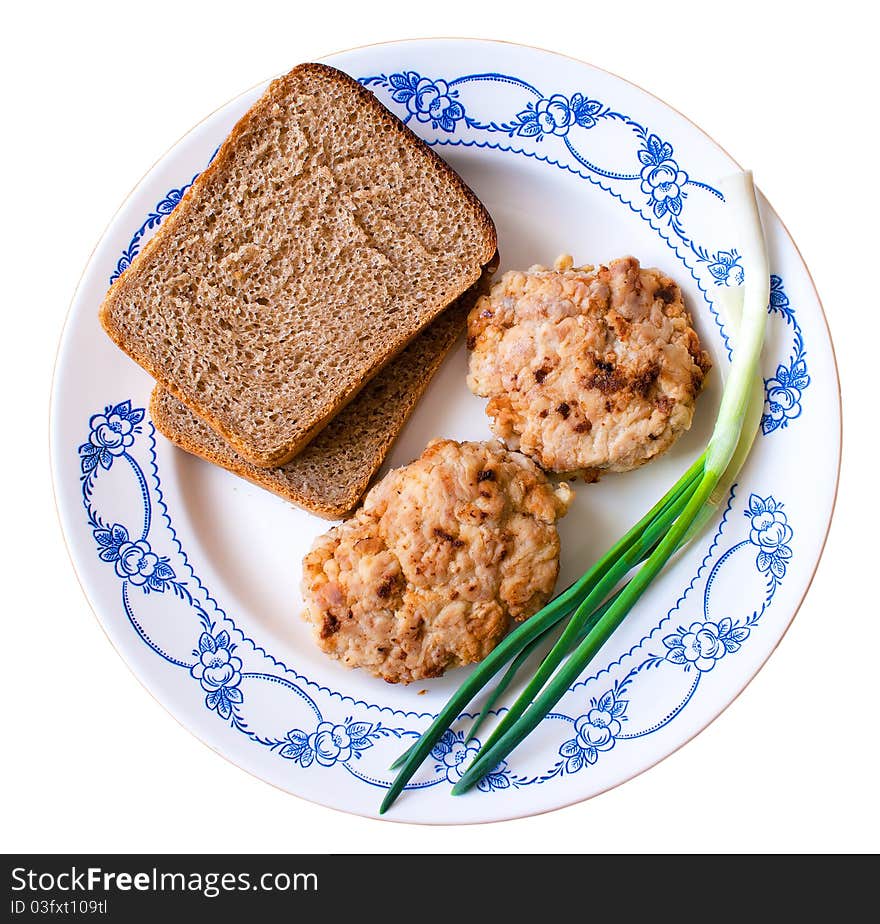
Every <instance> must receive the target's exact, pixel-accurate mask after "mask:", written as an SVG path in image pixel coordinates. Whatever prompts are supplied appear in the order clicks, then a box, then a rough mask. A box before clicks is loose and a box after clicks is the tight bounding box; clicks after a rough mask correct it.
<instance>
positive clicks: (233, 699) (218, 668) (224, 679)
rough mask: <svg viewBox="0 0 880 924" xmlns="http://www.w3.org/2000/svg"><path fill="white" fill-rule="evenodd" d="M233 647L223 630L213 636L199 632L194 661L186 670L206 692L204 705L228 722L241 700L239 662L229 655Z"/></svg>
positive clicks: (239, 660) (231, 654)
mask: <svg viewBox="0 0 880 924" xmlns="http://www.w3.org/2000/svg"><path fill="white" fill-rule="evenodd" d="M234 651H235V645H233V644H232V643H231V642H230V640H229V633H228V632H227V631H226V630H225V629H224V630H223V631H221V632H218V633H217V635H211V634H210V632H203V633H202V634H201V636H199V648H198V651H196V652H194V653H195V654H196V655H197V656H198V659H199V660H198V661H196V663H195V664H194V665H193V666H192V667H191V668H190V674H192V676H193V677H195V678H196V680H198V681H199V683H201V685H202V689H203V690H205V691H207V696H206V697H205V705H206V706H207V707H208V709H216V710H217V713H218V715H220V716H222V717H223V718H224V719H228V718H229V717H230V716H231V715H232V712H233V710H234V708H235V706H236V705H238V704H239V703H241V702H242V701H243V700H244V697H243V696H242V693H241V690H239V689H238V685H239V684H240V683H241V658H237V657H235V656H234V655H233V652H234Z"/></svg>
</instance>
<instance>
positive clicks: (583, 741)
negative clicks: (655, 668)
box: [559, 690, 629, 773]
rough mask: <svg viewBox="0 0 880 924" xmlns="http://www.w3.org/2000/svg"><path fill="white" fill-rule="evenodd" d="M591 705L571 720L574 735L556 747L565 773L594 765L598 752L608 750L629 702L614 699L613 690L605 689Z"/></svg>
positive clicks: (615, 738) (611, 746)
mask: <svg viewBox="0 0 880 924" xmlns="http://www.w3.org/2000/svg"><path fill="white" fill-rule="evenodd" d="M590 704H591V706H592V707H593V708H592V709H590V711H589V712H588V713H587V714H586V715H582V716H580V717H579V718H578V719H577V720H576V721H575V723H574V730H575V732H576V734H575V737H574V738H571V739H569V740H568V741H566V742H565V743H564V744H563V745H562V747H560V748H559V755H560V757H564V758H565V770H566V772H567V773H577V771H578V770H580V769H581V768H582V767H584V766H585V765H586V764H594V763H596V761H597V760H598V759H599V752H600V751H610V750H611V749H612V748H613V747H614V743H615V741H616V740H617V736H618V735H619V734H620V729H621V723H620V719H621V717H622V716H623V715H624V713H625V712H626V707H627V706H628V705H629V702H628V701H627V700H625V699H616V698H615V696H614V691H613V690H608V691H607V692H606V693H605V694H603V695H602V696H601V697H600V698H599V699H598V700H596V699H592V700H591V701H590Z"/></svg>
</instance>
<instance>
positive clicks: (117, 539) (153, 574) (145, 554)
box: [93, 523, 175, 594]
mask: <svg viewBox="0 0 880 924" xmlns="http://www.w3.org/2000/svg"><path fill="white" fill-rule="evenodd" d="M93 535H94V537H95V540H96V542H97V543H98V546H99V547H100V551H99V552H98V558H100V559H101V561H106V562H114V563H115V566H116V573H117V574H118V575H119V577H121V578H122V579H123V580H126V581H128V582H129V583H130V584H134V585H136V586H138V587H143V589H144V591H145V592H146V593H149V592H150V591H151V590H155V591H158V592H159V593H160V594H161V593H164V592H165V588H166V587H167V585H168V582H169V581H173V580H174V576H175V575H174V570H173V569H172V567H171V565H169V564H168V559H167V558H160V557H159V556H158V555H157V554H156V553H155V552H154V551H153V550H152V549H151V548H150V544H149V542H147V540H146V539H139V540H138V541H137V542H132V541H131V540H130V538H129V535H128V530H127V529H126V528H125V527H124V526H123V525H122V524H121V523H114V524H113V525H112V526H110V527H106V526H100V527H98V528H97V529H95V530H94V532H93Z"/></svg>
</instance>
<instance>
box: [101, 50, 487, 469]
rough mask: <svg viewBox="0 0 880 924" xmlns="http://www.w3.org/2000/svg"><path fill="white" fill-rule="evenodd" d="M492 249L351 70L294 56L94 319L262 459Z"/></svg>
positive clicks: (431, 313) (281, 452) (464, 197)
mask: <svg viewBox="0 0 880 924" xmlns="http://www.w3.org/2000/svg"><path fill="white" fill-rule="evenodd" d="M495 248H496V238H495V228H494V225H493V224H492V220H491V218H490V217H489V215H488V213H487V212H486V210H485V208H484V207H483V206H482V204H481V203H480V202H479V200H478V199H477V198H476V196H475V195H474V194H473V192H471V190H470V189H469V188H468V187H467V186H466V185H465V184H464V182H463V181H462V180H461V178H460V177H459V176H458V174H456V173H455V172H454V171H453V170H452V169H451V168H450V167H449V166H448V165H447V164H445V163H444V161H442V160H441V159H440V158H439V157H438V156H437V155H436V154H434V152H433V151H432V150H431V149H430V148H429V147H428V146H427V145H425V144H424V143H423V142H422V141H420V140H419V139H418V138H417V137H416V136H415V135H414V134H413V133H412V132H411V131H410V130H409V129H408V128H407V127H406V126H405V125H404V124H403V123H402V122H401V121H400V120H399V119H397V118H396V117H395V116H394V115H392V114H391V113H390V112H389V111H388V110H387V109H385V107H384V106H382V104H381V103H380V102H379V101H378V100H377V99H376V97H374V96H373V94H372V93H370V92H369V90H367V89H365V88H364V87H362V86H361V85H360V84H358V83H357V81H355V80H353V79H352V78H351V77H349V76H347V75H346V74H343V73H342V72H341V71H337V70H335V69H334V68H331V67H327V66H325V65H321V64H303V65H300V66H299V67H296V68H294V69H293V70H292V71H291V72H290V73H289V74H287V75H286V76H284V77H281V78H279V79H278V80H275V81H274V82H273V83H272V84H271V85H270V86H269V88H268V90H267V91H266V92H265V94H264V95H263V96H262V97H261V98H260V99H259V100H258V101H257V102H256V103H255V104H254V105H253V106H252V107H251V109H250V110H249V111H248V112H247V113H245V115H244V116H243V117H242V118H241V119H240V121H239V122H238V123H237V125H236V126H235V128H234V129H233V130H232V133H231V134H230V135H229V137H228V138H227V139H226V141H225V142H224V143H223V145H222V147H221V148H220V150H219V152H218V154H217V156H216V157H215V159H214V161H213V162H212V164H211V166H210V167H208V169H207V170H205V172H204V173H203V174H202V175H201V176H200V177H199V178H198V180H196V182H195V183H194V184H193V186H192V187H191V189H190V190H189V192H188V193H187V194H186V196H184V198H183V200H182V201H181V202H180V204H179V205H178V206H177V208H176V209H175V210H174V211H173V212H172V213H171V215H170V216H169V217H168V218H167V219H166V220H165V222H164V223H163V224H162V226H161V227H160V228H159V230H158V232H157V233H156V235H155V236H154V237H153V238H152V239H151V240H150V241H149V242H148V243H147V245H146V246H145V247H144V249H143V251H142V252H141V254H140V255H139V256H138V258H137V259H136V260H135V261H134V262H133V263H132V265H131V267H129V269H128V270H126V272H125V273H123V275H122V276H121V277H120V279H118V280H117V281H116V283H115V284H114V285H113V287H112V288H111V289H110V291H109V292H108V293H107V296H106V298H105V300H104V303H103V304H102V306H101V311H100V318H101V323H102V324H103V326H104V328H105V330H106V331H107V333H108V334H109V335H110V337H112V338H113V340H114V341H115V342H116V343H117V344H119V346H120V347H122V349H123V350H125V352H126V353H128V354H129V355H130V356H131V357H132V358H133V359H135V360H136V361H137V362H138V363H140V364H141V365H142V366H143V367H144V368H145V369H147V370H148V371H149V372H150V373H151V374H152V375H153V376H154V378H156V380H157V381H158V382H159V384H160V385H162V386H163V387H164V388H165V389H166V390H167V391H170V392H171V393H172V394H174V395H175V396H176V397H177V398H178V399H180V400H181V401H183V402H184V403H185V404H186V405H188V406H189V407H190V408H192V409H193V410H194V411H196V412H197V413H198V414H199V415H200V416H201V417H203V418H204V419H205V420H206V421H207V422H209V423H210V424H211V426H212V427H213V428H214V429H215V430H217V431H218V432H219V433H221V434H222V435H223V437H224V438H225V439H226V440H227V441H228V442H229V443H230V444H231V445H232V446H233V447H234V448H235V449H236V450H237V451H238V453H239V454H240V455H241V456H242V457H244V458H245V459H247V460H248V461H249V462H251V463H253V464H254V465H259V466H278V465H281V464H283V463H284V462H287V461H289V460H290V459H291V458H292V457H293V456H294V455H295V454H296V453H297V452H298V451H299V450H300V449H301V448H302V447H303V446H304V445H306V443H308V441H309V440H310V439H311V437H312V436H313V435H314V434H315V433H317V432H318V431H319V430H320V429H321V427H322V426H323V425H324V424H325V423H326V422H327V421H328V420H329V419H330V418H331V417H333V415H334V414H336V413H337V412H338V411H339V410H340V409H341V408H342V407H344V406H345V404H346V403H347V402H348V401H349V400H351V398H352V397H353V396H354V395H355V394H356V393H357V391H358V390H359V389H360V388H361V387H363V385H364V383H365V382H367V381H369V380H370V379H371V378H372V377H373V376H374V375H375V374H376V373H377V372H378V371H379V370H380V369H381V368H382V367H383V366H384V365H385V364H386V363H388V362H390V361H391V360H392V359H393V358H394V357H395V356H396V355H397V354H398V353H399V352H400V351H401V350H402V349H403V348H404V347H405V346H406V344H407V343H409V341H410V340H412V339H413V337H415V336H416V334H418V333H419V331H421V330H422V329H423V328H424V327H425V326H426V325H427V324H429V323H430V322H431V321H432V320H434V318H436V317H437V316H438V315H439V314H440V312H441V311H442V310H443V309H444V308H445V307H446V306H447V305H449V304H450V303H451V302H452V301H453V300H454V299H455V298H457V297H458V296H459V295H461V294H462V293H463V292H464V291H465V290H466V289H467V288H468V287H469V286H470V285H472V284H473V283H474V282H475V281H476V280H477V279H478V278H479V277H480V273H481V270H482V268H483V266H484V265H485V264H487V263H488V262H489V260H490V259H491V258H492V256H493V254H494V253H495Z"/></svg>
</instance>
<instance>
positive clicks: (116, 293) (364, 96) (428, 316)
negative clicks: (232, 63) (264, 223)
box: [98, 63, 497, 468]
mask: <svg viewBox="0 0 880 924" xmlns="http://www.w3.org/2000/svg"><path fill="white" fill-rule="evenodd" d="M309 74H315V75H318V74H320V75H322V76H324V77H327V78H330V79H332V80H335V81H337V82H338V83H344V84H346V85H347V86H348V87H349V88H350V89H351V90H352V91H353V92H354V93H355V94H356V96H357V97H358V98H359V100H360V102H361V103H362V104H363V105H364V106H365V107H367V108H369V109H371V110H372V111H373V112H374V113H375V114H376V115H377V116H378V117H379V118H380V119H381V120H382V121H384V122H385V123H386V124H387V125H388V126H389V127H390V128H391V130H392V132H394V133H395V134H396V135H397V136H398V137H399V138H400V140H401V141H402V142H403V143H405V144H408V145H410V146H411V147H414V148H417V149H419V150H420V151H421V152H422V153H423V154H424V155H425V156H426V157H428V158H429V159H430V160H431V161H432V162H433V163H434V164H435V165H436V166H437V167H438V168H439V169H440V170H441V172H442V173H443V174H445V175H446V177H447V178H448V180H449V181H450V182H451V183H452V184H453V185H454V186H455V187H456V188H458V190H459V191H460V192H462V193H463V194H464V196H465V197H466V199H467V200H468V201H469V202H470V204H471V206H472V207H473V208H474V209H475V210H476V212H477V215H478V224H479V226H480V228H481V230H482V232H483V238H484V251H483V253H482V254H481V259H480V264H479V265H477V266H474V267H473V268H472V269H471V271H470V272H469V273H468V275H467V276H466V277H465V278H464V279H463V280H462V285H461V288H460V289H459V290H458V291H454V292H447V293H443V296H442V297H438V299H437V303H436V304H435V305H432V306H431V308H430V310H428V311H426V312H425V314H424V316H423V319H422V323H421V324H420V325H419V326H417V327H415V328H414V329H412V330H411V331H410V332H409V333H408V335H407V336H405V337H402V338H400V339H399V340H398V341H395V342H391V343H388V344H387V349H385V350H384V351H380V352H377V353H376V355H375V357H374V359H373V361H372V362H371V363H370V365H369V366H368V368H367V369H366V370H365V371H364V373H363V375H362V376H361V381H360V384H359V385H358V386H357V387H355V388H353V389H351V390H350V391H349V392H348V393H347V394H340V395H338V396H336V398H335V400H334V401H332V402H329V403H327V404H325V406H324V408H323V409H322V411H320V412H316V413H315V415H314V416H313V417H312V419H311V420H310V421H309V422H308V424H307V425H304V426H303V428H301V429H300V431H299V433H298V434H297V435H296V436H295V437H294V438H293V439H291V440H289V441H288V442H287V443H285V444H284V445H283V446H280V447H279V448H278V449H277V450H275V451H272V452H257V451H255V450H254V449H253V448H252V447H249V446H248V445H247V444H246V443H244V442H243V441H242V440H241V439H240V438H239V437H238V436H237V435H236V434H234V433H232V432H230V431H229V429H228V428H227V427H226V425H225V424H224V422H223V421H222V420H219V419H217V418H216V417H215V416H214V415H213V414H212V412H211V410H210V408H208V407H206V406H204V405H203V404H202V403H201V402H200V401H199V400H198V398H197V397H195V396H193V395H192V394H188V393H184V392H183V391H182V390H181V389H180V388H179V387H178V386H177V385H176V384H175V383H174V382H172V381H169V380H168V379H166V378H165V377H163V376H162V374H161V372H160V371H159V370H157V369H156V367H155V366H154V364H153V363H152V362H151V360H150V359H149V357H147V356H146V355H144V354H143V353H142V352H141V351H140V350H139V349H138V345H137V343H134V342H131V341H130V340H126V338H125V336H124V334H123V332H122V331H121V330H120V329H119V328H118V326H117V325H116V323H115V319H114V316H113V310H114V308H115V306H116V305H118V304H119V303H120V302H121V300H122V299H123V298H124V297H125V295H126V293H127V292H128V291H129V290H130V289H131V288H132V287H133V286H134V285H135V284H136V281H137V271H138V267H140V266H142V265H145V264H146V261H147V260H148V259H150V256H151V254H153V253H154V251H156V250H157V249H158V248H160V247H161V246H162V245H163V243H164V242H165V241H166V240H167V239H168V238H170V237H171V236H172V235H173V234H174V233H175V231H176V229H177V227H178V225H179V224H180V223H181V222H182V221H183V219H184V215H185V214H186V213H187V212H188V210H189V208H190V206H191V204H192V202H193V201H194V199H195V197H196V196H198V195H199V194H200V193H201V190H202V189H203V187H204V186H205V185H206V184H207V183H208V182H209V180H210V179H211V178H212V177H213V176H214V175H215V174H217V173H220V172H221V171H222V170H224V169H225V168H226V166H227V164H228V162H229V160H230V158H231V156H232V152H233V151H234V149H235V145H236V143H237V141H238V139H239V138H240V137H241V136H242V135H244V134H245V133H246V132H247V131H248V130H249V129H250V127H251V126H252V125H253V124H254V123H255V122H256V121H257V120H258V119H259V118H260V117H261V116H262V114H263V112H264V111H265V108H266V107H267V106H269V105H271V103H272V101H273V99H274V98H275V95H276V94H277V93H278V92H280V91H281V88H283V87H284V86H285V85H286V83H288V82H290V81H292V80H293V79H294V78H295V77H300V76H302V75H306V76H307V75H309ZM496 250H497V236H496V231H495V225H494V223H493V222H492V219H491V217H490V216H489V213H488V212H487V211H486V209H485V207H484V206H483V204H482V203H481V202H480V200H479V199H478V198H477V196H476V195H475V194H474V192H473V191H472V190H471V189H470V187H468V186H467V184H466V183H465V182H464V180H462V178H461V177H460V176H459V175H458V174H457V173H456V172H455V171H454V170H453V169H452V168H451V167H450V166H449V165H448V164H447V163H446V162H445V161H444V160H443V159H442V158H441V157H440V156H439V155H438V154H436V153H435V152H434V151H433V150H432V149H431V148H430V147H429V146H428V145H427V144H426V143H425V142H424V141H422V140H421V139H420V138H419V137H418V136H416V135H415V134H414V133H413V132H412V130H411V129H410V128H408V127H407V126H406V125H404V124H403V122H402V121H401V120H400V119H398V118H397V117H396V116H395V115H394V114H393V113H391V112H390V111H389V110H388V109H386V108H385V106H383V105H382V103H381V102H379V100H378V99H377V97H376V96H375V95H374V94H373V93H371V92H370V91H369V90H368V89H366V88H365V87H363V86H362V85H361V84H360V83H358V82H357V81H356V80H354V78H352V77H350V76H349V75H348V74H345V73H344V72H342V71H339V70H337V69H336V68H333V67H330V66H329V65H326V64H318V63H306V64H300V65H298V66H297V67H295V68H293V70H292V71H290V72H289V73H288V74H286V75H284V76H282V77H279V78H277V79H275V80H273V81H272V83H271V84H270V85H269V87H268V88H267V90H266V92H265V93H263V95H262V96H261V97H260V98H259V99H258V100H257V101H256V102H255V103H254V105H253V106H251V108H250V109H249V110H248V111H247V112H246V113H245V114H244V115H243V116H242V117H241V118H240V119H239V121H238V122H237V123H236V125H235V126H234V127H233V129H232V131H231V132H230V134H229V135H228V137H227V138H226V140H225V141H224V142H223V144H222V145H221V146H220V149H219V150H218V152H217V155H216V156H215V158H214V160H213V161H212V162H211V164H210V165H209V166H208V167H207V168H206V169H205V170H204V172H202V173H201V174H200V175H199V177H198V178H197V179H196V180H195V182H194V183H193V184H192V186H191V187H190V188H189V189H188V190H187V192H186V193H185V194H184V196H183V198H182V199H181V201H180V202H179V203H178V205H177V207H176V208H175V209H174V211H173V212H172V213H171V214H170V215H169V216H168V218H166V219H165V221H164V222H163V223H162V225H160V227H159V229H158V230H157V231H156V233H155V234H154V235H153V237H152V238H150V240H149V241H147V243H146V244H145V245H144V247H143V249H142V250H141V252H140V253H139V254H138V256H137V257H135V259H134V260H133V261H132V263H131V265H130V266H129V267H128V268H127V269H126V270H125V271H124V272H123V273H122V275H121V276H120V277H119V278H118V279H117V280H116V281H115V282H114V283H113V285H112V286H111V287H110V290H109V291H108V292H107V295H106V296H105V298H104V301H103V302H102V304H101V307H100V309H99V315H98V316H99V320H100V322H101V325H102V327H103V328H104V330H105V331H106V333H107V334H108V336H109V337H110V338H111V339H112V340H113V341H114V343H116V344H117V346H119V347H120V348H121V349H122V350H123V351H124V352H125V353H127V354H128V355H129V356H130V357H131V358H132V359H133V360H134V361H135V362H137V363H138V364H139V365H140V366H142V367H143V368H144V369H146V371H147V372H149V373H150V374H151V375H152V376H153V378H154V379H156V381H157V382H158V384H159V385H160V386H161V387H162V388H164V389H165V390H166V391H168V392H170V393H171V394H172V395H174V396H175V397H176V398H177V399H178V400H179V401H181V402H182V403H184V404H186V405H187V406H188V407H189V408H190V409H191V410H193V411H194V412H195V413H196V414H198V415H199V416H200V417H202V418H203V419H204V420H206V421H207V422H208V423H209V424H210V426H211V427H212V428H213V429H214V430H216V431H217V432H218V433H220V434H221V435H222V436H223V438H224V439H225V440H227V442H229V443H230V444H231V445H232V446H233V447H234V448H235V450H236V451H237V452H238V454H239V455H240V456H242V458H243V460H246V461H247V462H249V463H251V464H252V465H254V466H257V467H263V468H270V467H271V468H274V467H278V466H281V465H283V464H285V463H286V462H288V461H290V460H291V459H292V458H293V457H294V456H295V455H296V454H297V452H299V451H300V450H301V449H302V448H303V447H304V446H305V445H307V444H308V443H309V442H310V441H311V440H312V439H313V438H314V436H315V435H316V434H317V433H318V432H320V430H321V429H323V427H324V426H325V425H326V424H327V423H328V421H330V420H331V419H332V418H333V417H334V416H335V415H336V414H337V413H339V411H341V410H342V409H343V408H344V407H345V406H346V405H347V404H348V403H349V402H350V401H351V400H352V399H353V398H354V397H355V396H356V395H357V393H358V391H359V389H360V388H362V387H363V385H364V384H365V383H366V382H368V381H370V380H371V379H372V378H373V377H374V376H375V375H376V374H377V373H378V372H379V371H380V370H381V369H383V368H384V367H385V366H386V365H387V364H388V363H390V362H391V361H392V360H393V359H394V358H395V357H396V356H397V355H398V354H399V353H400V352H401V351H402V350H403V349H404V348H405V347H406V346H407V344H408V343H409V342H411V341H412V339H413V338H414V337H415V336H417V335H418V334H419V333H420V332H421V330H423V329H424V328H425V327H426V326H427V325H428V324H430V323H431V321H432V320H434V319H435V318H436V317H437V316H438V315H439V314H440V312H441V311H442V310H443V309H444V308H445V307H446V306H448V305H449V304H450V303H451V302H452V301H453V300H454V299H455V298H457V297H459V296H460V295H462V293H463V292H464V291H466V290H467V289H468V288H469V287H470V286H471V285H473V284H474V283H475V282H476V281H477V280H478V279H479V278H480V276H481V273H482V271H483V269H484V268H486V267H487V265H488V264H490V262H491V261H492V259H493V257H494V255H495V254H496Z"/></svg>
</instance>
